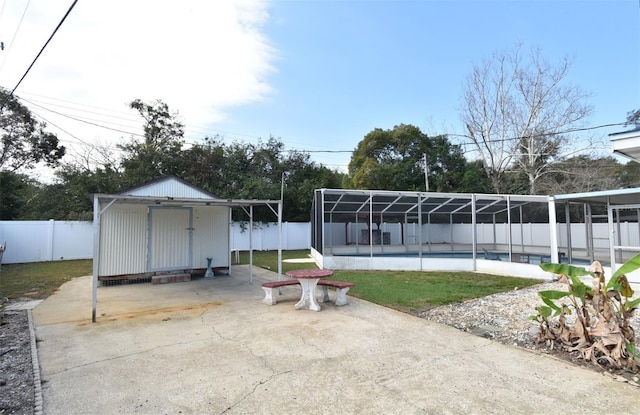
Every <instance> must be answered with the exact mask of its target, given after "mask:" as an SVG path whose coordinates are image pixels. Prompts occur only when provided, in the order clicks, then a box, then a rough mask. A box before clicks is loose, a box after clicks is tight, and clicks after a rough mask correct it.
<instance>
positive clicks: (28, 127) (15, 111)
mask: <svg viewBox="0 0 640 415" xmlns="http://www.w3.org/2000/svg"><path fill="white" fill-rule="evenodd" d="M45 128H46V124H44V123H41V122H39V121H37V120H36V119H35V118H34V117H33V115H32V114H31V111H29V109H28V108H27V107H25V106H24V105H22V104H21V103H20V102H19V101H18V99H17V98H16V97H15V96H13V95H11V94H10V93H9V92H8V91H7V90H5V89H3V88H0V170H9V171H18V170H20V169H30V168H33V167H34V166H35V165H36V164H37V163H39V162H44V163H46V164H47V165H48V166H51V167H53V166H56V165H57V164H58V161H59V160H60V159H61V158H62V157H63V156H64V154H65V148H64V146H61V145H60V143H59V142H58V137H56V136H55V134H52V133H49V132H46V131H45Z"/></svg>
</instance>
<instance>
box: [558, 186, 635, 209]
mask: <svg viewBox="0 0 640 415" xmlns="http://www.w3.org/2000/svg"><path fill="white" fill-rule="evenodd" d="M554 199H555V200H556V201H558V202H575V203H596V204H602V205H606V204H611V205H633V204H635V205H637V204H638V203H639V202H640V187H634V188H631V189H617V190H604V191H601V192H588V193H571V194H566V195H557V196H554Z"/></svg>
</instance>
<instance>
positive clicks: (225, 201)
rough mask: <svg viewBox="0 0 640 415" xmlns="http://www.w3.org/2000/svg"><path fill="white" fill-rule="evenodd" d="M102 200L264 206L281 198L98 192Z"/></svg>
mask: <svg viewBox="0 0 640 415" xmlns="http://www.w3.org/2000/svg"><path fill="white" fill-rule="evenodd" d="M94 197H97V198H98V200H100V201H101V202H104V201H106V202H113V203H123V204H143V205H157V206H224V207H244V206H264V205H273V204H278V203H280V201H279V200H266V199H265V200H260V199H219V198H180V197H171V196H162V197H159V196H132V195H123V194H103V193H96V194H94Z"/></svg>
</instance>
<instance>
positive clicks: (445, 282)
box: [240, 250, 542, 313]
mask: <svg viewBox="0 0 640 415" xmlns="http://www.w3.org/2000/svg"><path fill="white" fill-rule="evenodd" d="M308 257H309V251H306V250H300V251H282V259H283V260H284V259H293V258H308ZM277 259H278V255H277V251H257V252H254V253H253V265H255V266H260V267H263V268H266V269H270V270H271V271H274V272H277V271H278V261H277ZM240 263H241V264H248V263H249V255H248V252H241V253H240ZM305 268H317V266H316V265H315V263H287V262H283V264H282V272H283V273H285V272H287V271H291V270H294V269H305ZM332 279H335V280H340V281H349V282H353V283H355V284H356V285H355V287H353V288H351V289H350V290H349V295H351V296H354V297H357V298H361V299H363V300H367V301H371V302H372V303H376V304H380V305H383V306H385V307H389V308H394V309H396V310H400V311H403V312H406V313H416V312H418V311H420V310H424V309H427V308H431V307H436V306H439V305H443V304H449V303H454V302H461V301H464V300H469V299H472V298H478V297H483V296H485V295H490V294H495V293H498V292H504V291H511V290H514V289H516V288H522V287H529V286H532V285H536V284H540V283H541V282H542V281H540V280H537V279H525V278H519V277H503V276H499V275H490V274H480V273H476V272H444V271H442V272H419V271H335V272H334V276H333V278H332Z"/></svg>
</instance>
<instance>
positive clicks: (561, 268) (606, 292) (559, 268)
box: [530, 254, 640, 372]
mask: <svg viewBox="0 0 640 415" xmlns="http://www.w3.org/2000/svg"><path fill="white" fill-rule="evenodd" d="M540 267H541V268H542V269H543V270H545V271H547V272H552V273H554V274H556V275H558V276H559V280H560V281H563V282H565V283H566V284H567V285H568V288H569V290H568V291H556V290H547V291H540V292H539V293H538V294H539V295H540V298H541V299H542V301H543V302H544V305H541V306H538V307H537V308H536V310H537V314H536V315H534V316H530V318H531V319H532V320H534V321H537V322H539V323H540V328H539V331H538V333H537V334H536V335H535V336H534V341H536V342H537V343H544V342H546V343H547V346H549V348H551V349H553V348H554V347H559V348H560V349H562V350H564V351H566V352H569V353H574V352H576V353H578V356H579V357H580V358H582V359H584V360H586V361H590V362H593V363H594V364H596V365H598V366H600V367H603V368H612V369H626V370H630V371H633V372H637V371H638V369H639V368H640V367H639V362H640V355H638V353H637V351H636V336H635V332H634V330H633V327H631V325H630V324H629V321H630V319H631V316H632V315H633V312H634V311H635V309H636V308H637V307H638V305H639V304H640V298H636V299H633V298H632V297H633V294H634V293H633V290H632V289H631V286H630V285H629V282H628V280H627V277H626V275H625V273H629V272H631V271H634V270H636V269H638V268H640V254H638V255H636V256H634V257H633V258H631V259H630V260H629V261H627V262H626V263H625V264H624V265H623V266H622V267H620V269H618V270H617V271H616V272H615V273H614V274H613V276H612V277H611V279H610V280H609V282H606V281H605V276H604V271H603V268H602V265H601V264H600V262H598V261H595V262H594V263H593V264H591V266H590V267H589V269H588V270H587V269H585V268H581V267H576V266H573V265H568V264H541V265H540ZM584 276H591V277H592V278H593V279H592V286H591V287H589V286H588V285H587V284H585V283H584V282H583V281H582V279H581V278H580V277H584ZM572 313H575V318H572V319H569V320H573V323H571V322H570V321H568V319H567V316H568V315H571V314H572Z"/></svg>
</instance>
